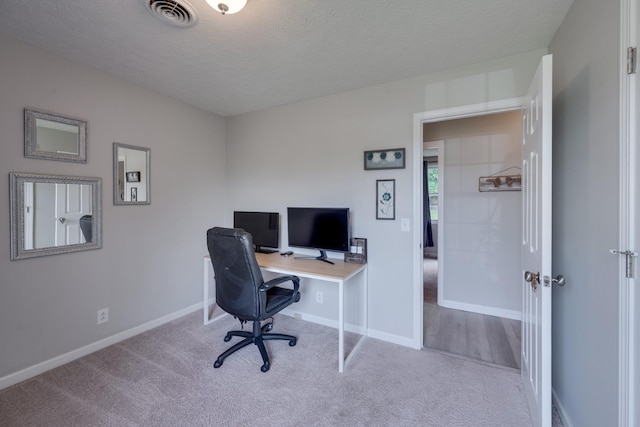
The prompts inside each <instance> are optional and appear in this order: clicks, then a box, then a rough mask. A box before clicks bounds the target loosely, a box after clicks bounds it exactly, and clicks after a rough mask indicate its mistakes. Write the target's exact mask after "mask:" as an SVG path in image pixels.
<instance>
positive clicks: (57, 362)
mask: <svg viewBox="0 0 640 427" xmlns="http://www.w3.org/2000/svg"><path fill="white" fill-rule="evenodd" d="M196 310H202V303H201V302H200V303H197V304H194V305H192V306H189V307H187V308H184V309H182V310H178V311H176V312H174V313H171V314H167V315H166V316H162V317H160V318H158V319H155V320H152V321H150V322H147V323H144V324H142V325H139V326H136V327H134V328H131V329H128V330H126V331H122V332H119V333H117V334H115V335H111V336H110V337H107V338H104V339H101V340H99V341H96V342H94V343H91V344H89V345H86V346H84V347H80V348H78V349H75V350H72V351H70V352H68V353H65V354H62V355H60V356H56V357H54V358H52V359H49V360H45V361H44V362H41V363H38V364H36V365H33V366H29V367H28V368H25V369H22V370H20V371H18V372H14V373H13V374H9V375H7V376H4V377H2V378H0V390H2V389H5V388H7V387H10V386H12V385H15V384H18V383H20V382H22V381H25V380H28V379H29V378H32V377H35V376H36V375H40V374H42V373H44V372H47V371H49V370H51V369H54V368H57V367H58V366H62V365H64V364H65V363H69V362H72V361H74V360H76V359H79V358H81V357H84V356H86V355H88V354H91V353H93V352H95V351H98V350H101V349H103V348H105V347H109V346H110V345H113V344H116V343H118V342H120V341H124V340H126V339H128V338H131V337H133V336H135V335H138V334H141V333H143V332H146V331H148V330H150V329H153V328H156V327H158V326H160V325H163V324H165V323H167V322H171V321H173V320H176V319H178V318H180V317H182V316H186V315H187V314H190V313H193V312H194V311H196Z"/></svg>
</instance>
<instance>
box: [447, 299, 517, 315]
mask: <svg viewBox="0 0 640 427" xmlns="http://www.w3.org/2000/svg"><path fill="white" fill-rule="evenodd" d="M438 305H439V306H441V307H446V308H453V309H455V310H463V311H470V312H472V313H479V314H486V315H488V316H497V317H504V318H505V319H513V320H522V312H521V311H518V310H506V309H504V308H497V307H489V306H486V305H478V304H469V303H466V302H459V301H452V300H445V299H444V298H438Z"/></svg>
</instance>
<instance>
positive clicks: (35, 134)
mask: <svg viewBox="0 0 640 427" xmlns="http://www.w3.org/2000/svg"><path fill="white" fill-rule="evenodd" d="M24 156H25V157H30V158H35V159H45V160H60V161H64V162H75V163H87V122H86V121H85V120H80V119H76V118H73V117H67V116H61V115H59V114H54V113H48V112H44V111H37V110H32V109H29V108H25V110H24Z"/></svg>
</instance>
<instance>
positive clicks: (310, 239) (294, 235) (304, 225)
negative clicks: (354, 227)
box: [287, 208, 350, 264]
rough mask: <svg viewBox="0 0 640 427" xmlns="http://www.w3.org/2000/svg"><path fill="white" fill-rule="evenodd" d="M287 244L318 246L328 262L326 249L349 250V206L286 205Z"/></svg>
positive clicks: (304, 246)
mask: <svg viewBox="0 0 640 427" xmlns="http://www.w3.org/2000/svg"><path fill="white" fill-rule="evenodd" d="M287 223H288V232H289V246H293V247H298V248H310V249H318V250H319V251H320V256H318V257H311V258H314V259H318V260H321V261H325V262H329V263H330V264H333V263H332V262H330V261H329V260H328V259H327V253H326V252H325V251H335V252H348V251H349V237H350V234H349V208H287Z"/></svg>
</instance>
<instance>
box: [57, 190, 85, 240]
mask: <svg viewBox="0 0 640 427" xmlns="http://www.w3.org/2000/svg"><path fill="white" fill-rule="evenodd" d="M55 186H56V246H65V245H74V244H79V243H84V242H85V240H84V237H83V236H82V231H81V230H80V217H81V216H83V215H90V214H91V186H90V185H86V184H55Z"/></svg>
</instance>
